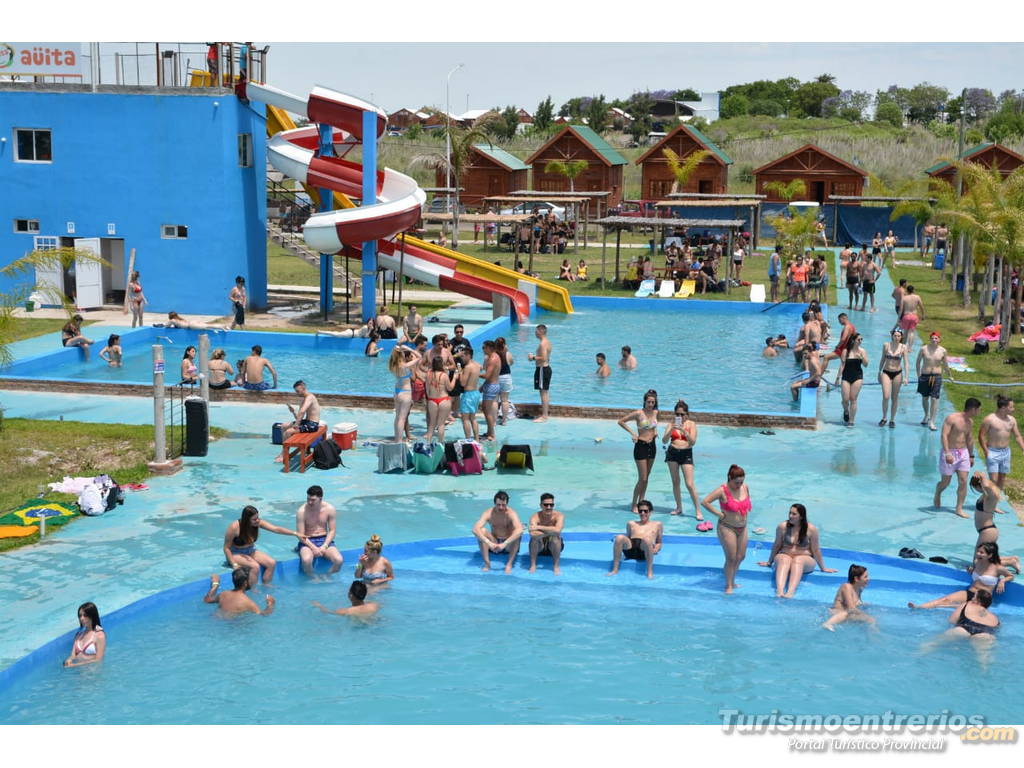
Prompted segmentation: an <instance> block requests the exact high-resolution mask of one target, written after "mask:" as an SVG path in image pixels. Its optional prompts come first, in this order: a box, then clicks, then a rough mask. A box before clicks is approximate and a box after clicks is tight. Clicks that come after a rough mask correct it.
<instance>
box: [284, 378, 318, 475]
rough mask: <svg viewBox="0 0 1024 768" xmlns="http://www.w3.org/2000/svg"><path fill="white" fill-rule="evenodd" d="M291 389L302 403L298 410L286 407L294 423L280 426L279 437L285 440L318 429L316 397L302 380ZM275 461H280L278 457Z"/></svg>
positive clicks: (289, 406)
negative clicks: (293, 418)
mask: <svg viewBox="0 0 1024 768" xmlns="http://www.w3.org/2000/svg"><path fill="white" fill-rule="evenodd" d="M292 389H294V390H295V394H297V395H298V396H299V397H301V398H302V403H301V404H300V405H299V407H298V410H296V408H295V406H294V405H291V404H290V403H289V405H288V410H289V411H291V412H292V416H294V417H295V421H293V422H291V423H289V424H284V425H283V426H282V429H283V431H282V433H281V436H282V437H283V438H284V439H285V440H287V439H288V438H289V437H291V436H292V435H296V434H298V433H299V432H316V431H317V430H318V429H320V401H319V400H317V399H316V395H314V394H313V393H312V392H310V391H309V390H308V389H306V382H304V381H303V380H302V379H299V380H298V381H296V382H295V383H294V384H292ZM275 461H281V457H280V456H278V457H277V459H275Z"/></svg>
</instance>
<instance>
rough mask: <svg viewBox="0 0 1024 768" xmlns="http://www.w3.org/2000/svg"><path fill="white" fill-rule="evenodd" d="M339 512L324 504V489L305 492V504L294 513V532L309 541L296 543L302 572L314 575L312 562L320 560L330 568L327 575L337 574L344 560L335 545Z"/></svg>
mask: <svg viewBox="0 0 1024 768" xmlns="http://www.w3.org/2000/svg"><path fill="white" fill-rule="evenodd" d="M337 520H338V512H337V510H336V509H335V508H334V505H333V504H328V503H327V502H326V501H324V489H323V488H321V487H320V486H319V485H311V486H309V488H307V489H306V503H305V504H303V505H302V506H301V507H299V508H298V509H297V510H296V511H295V530H296V531H298V532H299V533H300V534H301V535H302V536H305V537H306V539H308V543H307V542H306V541H303V540H302V539H299V563H300V564H301V565H302V572H303V573H305V574H306V575H307V576H310V577H311V576H312V575H313V561H314V560H315V559H316V558H318V557H323V558H325V559H326V560H328V561H329V562H330V564H331V569H330V571H328V573H337V572H338V570H339V569H340V568H341V565H342V563H344V562H345V558H344V557H342V554H341V552H339V551H338V547H337V546H336V545H335V543H334V536H335V534H336V533H337Z"/></svg>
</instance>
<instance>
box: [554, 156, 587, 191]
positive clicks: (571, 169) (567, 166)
mask: <svg viewBox="0 0 1024 768" xmlns="http://www.w3.org/2000/svg"><path fill="white" fill-rule="evenodd" d="M588 165H589V163H587V161H586V160H548V162H547V163H545V165H544V173H557V174H558V175H559V176H565V178H567V179H568V180H569V191H570V192H575V191H576V177H577V176H579V175H580V174H581V173H583V172H584V171H585V170H587V166H588Z"/></svg>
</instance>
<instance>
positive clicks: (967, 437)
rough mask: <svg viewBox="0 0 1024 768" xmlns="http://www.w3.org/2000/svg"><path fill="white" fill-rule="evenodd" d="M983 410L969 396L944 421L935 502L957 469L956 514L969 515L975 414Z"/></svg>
mask: <svg viewBox="0 0 1024 768" xmlns="http://www.w3.org/2000/svg"><path fill="white" fill-rule="evenodd" d="M980 410H981V401H980V400H978V399H977V398H975V397H969V398H967V402H965V403H964V409H963V411H961V412H960V413H951V414H949V416H947V417H946V420H945V421H944V422H942V452H941V453H940V454H939V476H940V479H939V482H938V484H937V485H936V486H935V497H934V498H933V499H932V506H933V507H935V508H936V509H938V508H939V507H941V506H942V492H943V491H944V490H945V489H946V486H948V485H949V483H950V481H951V480H952V479H953V473H954V472H955V473H956V476H957V480H958V481H959V485H957V489H956V514H957V515H958V516H959V517H967V513H966V512H964V499H966V498H967V473H968V472H970V471H971V465H973V464H974V417H975V416H977V415H978V411H980Z"/></svg>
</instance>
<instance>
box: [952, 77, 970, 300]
mask: <svg viewBox="0 0 1024 768" xmlns="http://www.w3.org/2000/svg"><path fill="white" fill-rule="evenodd" d="M966 101H967V89H966V88H964V89H963V90H962V91H961V92H960V135H959V136H958V137H957V142H956V158H957V160H963V156H964V135H965V132H966V127H967V109H966V104H965V102H966ZM963 194H964V175H963V174H962V173H961V172H960V171H959V170H957V172H956V199H957V202H958V203H959V201H960V199H961V198H962V197H963ZM965 240H966V238H965V236H964V233H963V231H961V232H960V234H959V235H957V238H956V255H957V259H959V263H960V264H961V265H962V266H963V273H962V274H963V281H964V286H963V305H964V306H965V307H966V306H967V305H968V304H970V303H971V283H970V280H971V266H972V264H971V263H970V262H971V261H972V259H968V258H967V254H966V253H965V252H964V247H965V244H966V243H965ZM953 274H954V275H955V274H956V270H953ZM954 280H955V278H954Z"/></svg>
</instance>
